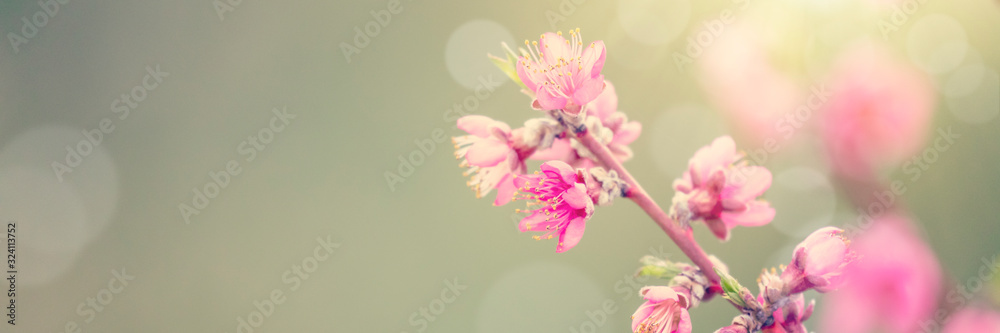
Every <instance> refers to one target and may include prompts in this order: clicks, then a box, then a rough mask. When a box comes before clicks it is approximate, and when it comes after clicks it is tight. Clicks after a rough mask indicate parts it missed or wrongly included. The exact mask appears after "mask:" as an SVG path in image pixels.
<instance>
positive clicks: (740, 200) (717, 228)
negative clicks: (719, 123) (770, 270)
mask: <svg viewBox="0 0 1000 333" xmlns="http://www.w3.org/2000/svg"><path fill="white" fill-rule="evenodd" d="M742 158H743V154H742V153H737V152H736V143H735V142H734V141H733V139H732V138H731V137H729V136H723V137H720V138H717V139H715V141H713V142H712V144H711V145H708V146H705V147H702V148H701V149H699V150H698V151H697V152H696V153H695V154H694V157H692V158H691V160H690V161H689V162H688V170H687V171H686V172H684V175H683V177H682V178H679V179H677V180H675V181H674V189H675V190H677V193H676V194H675V195H674V199H673V201H674V203H673V205H672V206H671V209H670V215H671V216H672V217H673V218H675V219H677V220H679V221H680V222H681V223H682V224H687V223H689V222H690V221H694V220H703V221H705V224H706V225H707V226H708V228H709V229H710V230H712V233H714V234H715V236H716V237H718V238H719V239H722V240H727V239H729V230H731V229H732V228H734V227H736V226H748V227H754V226H761V225H765V224H768V223H770V222H771V220H772V219H774V214H775V211H774V208H771V205H770V204H769V203H767V202H766V201H763V200H757V197H758V196H760V195H761V194H763V193H764V191H766V190H767V189H768V188H769V187H771V172H770V171H768V170H767V169H765V168H764V167H760V166H748V165H746V162H745V161H740V160H741V159H742Z"/></svg>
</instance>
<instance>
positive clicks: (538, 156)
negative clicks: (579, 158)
mask: <svg viewBox="0 0 1000 333" xmlns="http://www.w3.org/2000/svg"><path fill="white" fill-rule="evenodd" d="M573 154H575V151H574V150H573V147H572V146H570V144H569V139H556V140H555V141H552V147H549V148H548V149H543V150H539V151H536V152H535V153H534V154H532V155H531V157H530V158H531V159H533V160H543V161H549V160H559V161H563V162H567V161H570V159H571V158H573V157H574V156H573Z"/></svg>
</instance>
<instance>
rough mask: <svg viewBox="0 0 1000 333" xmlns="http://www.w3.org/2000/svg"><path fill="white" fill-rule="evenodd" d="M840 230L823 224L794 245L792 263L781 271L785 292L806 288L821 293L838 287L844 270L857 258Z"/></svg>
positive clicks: (795, 292) (792, 292) (797, 291)
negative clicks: (785, 284)
mask: <svg viewBox="0 0 1000 333" xmlns="http://www.w3.org/2000/svg"><path fill="white" fill-rule="evenodd" d="M850 244H851V242H850V241H849V240H847V238H845V237H844V230H841V229H839V228H835V227H825V228H821V229H819V230H816V231H814V232H813V233H812V234H811V235H809V237H806V239H805V240H804V241H802V243H799V245H798V246H796V247H795V252H794V254H793V256H792V263H791V264H789V265H788V267H787V268H785V271H784V272H782V274H781V275H782V279H783V280H785V281H786V282H788V283H789V284H790V285H789V293H790V294H797V293H801V292H803V291H806V290H808V289H816V291H819V292H821V293H825V292H828V291H831V290H834V289H837V288H838V287H840V285H841V284H842V283H843V280H844V279H843V276H844V270H845V269H846V268H847V266H848V265H849V264H851V263H853V262H854V261H855V260H856V259H857V254H856V253H854V251H853V250H851V248H850Z"/></svg>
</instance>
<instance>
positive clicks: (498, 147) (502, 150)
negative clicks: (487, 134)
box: [465, 140, 510, 167]
mask: <svg viewBox="0 0 1000 333" xmlns="http://www.w3.org/2000/svg"><path fill="white" fill-rule="evenodd" d="M509 152H510V146H508V145H507V143H505V142H500V141H497V140H479V142H476V144H474V145H472V147H469V152H468V153H467V154H466V155H465V160H466V161H469V164H470V165H474V166H478V167H491V166H494V165H497V163H500V162H501V161H503V160H506V159H507V153H509Z"/></svg>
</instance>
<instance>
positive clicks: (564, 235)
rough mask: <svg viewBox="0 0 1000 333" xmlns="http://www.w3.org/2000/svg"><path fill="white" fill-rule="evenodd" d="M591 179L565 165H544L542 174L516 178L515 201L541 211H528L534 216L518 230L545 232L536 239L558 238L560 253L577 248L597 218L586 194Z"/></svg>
mask: <svg viewBox="0 0 1000 333" xmlns="http://www.w3.org/2000/svg"><path fill="white" fill-rule="evenodd" d="M589 178H590V177H589V176H588V175H585V174H584V173H583V171H582V170H581V171H579V172H578V171H576V170H574V169H573V168H572V167H570V166H569V164H566V163H565V162H562V161H549V162H546V163H543V164H542V166H541V172H536V173H535V174H532V175H526V176H518V177H517V178H515V179H514V185H515V186H516V187H517V189H518V192H517V193H516V194H515V198H514V200H528V201H529V202H528V207H532V206H537V207H538V208H534V209H528V210H526V211H527V212H530V213H531V215H529V216H528V217H525V218H524V219H522V220H521V223H520V225H519V226H518V228H519V229H520V230H521V232H527V231H538V232H543V234H542V235H540V236H538V235H536V236H534V238H535V239H551V238H553V237H555V236H557V235H558V236H559V243H558V244H557V245H556V252H557V253H562V252H566V251H567V250H569V249H571V248H573V247H574V246H576V244H577V243H579V242H580V239H581V238H583V231H584V228H586V226H587V220H588V219H590V217H591V216H592V215H593V214H594V200H593V199H592V198H591V196H590V194H588V191H587V188H588V186H587V182H588V181H589ZM518 211H521V210H520V209H518Z"/></svg>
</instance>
